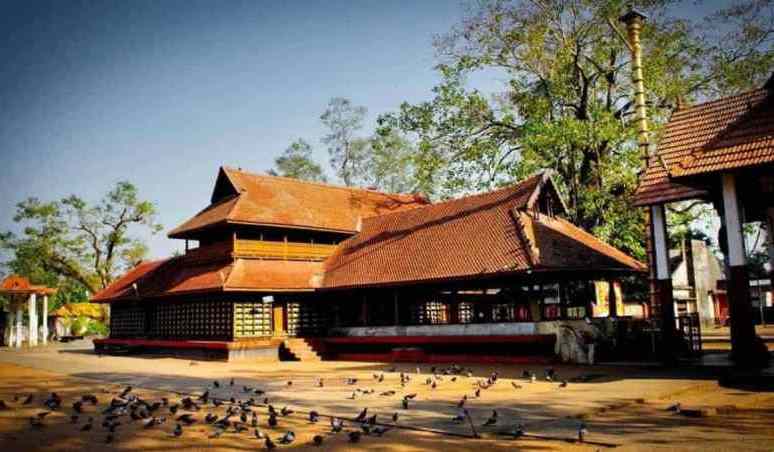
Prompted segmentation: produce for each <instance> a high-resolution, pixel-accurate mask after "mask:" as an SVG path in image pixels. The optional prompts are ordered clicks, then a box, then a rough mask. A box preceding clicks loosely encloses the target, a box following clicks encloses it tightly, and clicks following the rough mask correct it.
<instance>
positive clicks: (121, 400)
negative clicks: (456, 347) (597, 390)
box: [0, 365, 588, 450]
mask: <svg viewBox="0 0 774 452" xmlns="http://www.w3.org/2000/svg"><path fill="white" fill-rule="evenodd" d="M416 370H417V377H416V378H421V377H419V376H418V375H420V374H421V369H420V368H417V369H416ZM387 372H388V373H397V372H396V369H395V368H394V367H393V368H390V369H388V370H387ZM399 377H400V380H399V382H400V388H401V389H400V390H405V388H406V386H407V385H408V384H409V383H410V382H411V380H412V375H410V374H409V373H404V372H400V373H399ZM462 378H467V379H470V380H471V381H472V385H473V386H472V390H473V394H472V396H468V395H467V394H465V395H463V396H462V398H461V399H460V400H459V402H457V404H456V414H455V415H454V416H453V417H452V419H451V420H452V421H453V422H455V423H461V424H462V423H467V424H468V425H469V428H470V429H471V430H472V436H473V437H479V434H478V431H477V429H476V424H475V423H474V421H473V419H472V417H471V415H470V412H469V411H468V409H467V407H466V403H467V402H468V400H469V398H480V397H481V396H482V391H486V390H488V389H490V388H492V387H493V386H495V385H496V384H498V382H499V381H500V380H499V378H498V373H497V372H492V373H491V375H490V376H489V377H488V378H486V379H477V378H475V377H474V376H473V372H472V370H470V369H468V370H465V369H463V368H461V367H459V366H457V365H452V366H449V367H446V368H443V369H437V368H435V367H432V368H431V369H430V376H428V377H427V378H426V379H425V381H424V384H425V385H426V386H427V387H429V388H430V389H431V390H433V389H436V388H437V387H438V386H439V385H441V384H443V382H444V381H445V380H447V379H448V380H449V381H451V382H455V381H457V380H458V379H462ZM522 378H523V380H524V381H525V382H529V383H534V382H536V380H537V376H536V375H535V374H534V373H532V372H529V371H524V372H523V374H522ZM542 379H544V380H545V381H548V382H556V383H557V386H558V387H559V388H565V387H567V385H568V382H567V380H562V379H559V377H558V375H557V373H556V372H555V371H554V369H552V368H549V369H545V372H544V375H543V377H542ZM373 380H374V382H375V383H383V382H384V381H385V373H376V374H373ZM358 382H359V380H358V379H357V378H347V379H346V380H345V383H346V384H347V385H349V386H357V385H358ZM227 384H228V386H226V383H223V384H222V383H220V382H219V381H213V382H212V384H211V385H208V386H207V388H205V390H204V392H202V393H201V394H198V395H185V397H182V398H181V399H180V400H177V401H172V400H169V399H168V398H161V399H160V400H156V401H151V400H145V399H143V398H141V397H139V396H138V395H137V394H135V392H134V391H133V389H132V387H131V386H127V387H126V388H124V389H123V390H122V391H120V392H118V393H111V392H110V391H107V390H104V394H103V396H105V397H111V400H110V401H109V402H108V403H107V406H106V407H105V408H100V407H99V400H98V398H97V396H96V395H95V394H85V395H82V396H81V397H80V398H78V399H77V400H75V401H73V402H72V405H71V414H70V422H71V423H72V424H73V428H74V429H77V430H79V431H81V432H85V431H90V430H92V429H94V428H95V417H101V424H100V425H101V428H102V429H103V430H104V431H105V435H106V436H105V443H108V444H109V443H112V442H113V440H114V435H115V434H116V432H117V431H120V428H121V426H122V425H127V424H132V423H141V424H142V428H143V429H157V428H161V427H162V426H164V425H170V426H172V425H174V427H171V432H170V433H169V434H170V435H171V436H173V437H181V436H182V435H184V433H185V430H186V428H187V427H190V426H192V425H194V424H202V423H203V424H206V425H209V426H210V427H211V429H212V430H211V433H210V436H209V437H210V438H218V437H220V436H221V435H223V434H224V433H231V432H233V433H236V434H241V433H245V432H250V431H251V430H252V435H253V436H254V437H255V438H256V439H257V440H259V441H262V442H263V445H264V446H265V448H266V449H268V450H272V449H275V448H276V447H277V445H278V444H282V445H287V444H291V443H293V442H294V441H295V440H296V434H295V432H293V431H291V430H288V431H286V432H285V433H284V434H282V435H281V436H279V435H278V434H276V433H275V432H277V431H278V430H280V431H281V430H282V429H281V424H282V423H283V422H284V420H283V418H287V417H289V416H294V415H295V416H305V417H306V418H307V419H308V422H309V423H310V424H317V423H319V422H320V421H321V419H322V418H327V420H328V423H329V425H330V434H338V433H343V434H344V435H346V437H347V439H348V441H349V442H351V443H357V442H359V441H361V439H362V438H363V437H365V436H377V437H381V436H382V435H384V434H385V433H387V432H388V431H390V430H391V429H393V428H402V427H403V426H402V425H401V423H400V421H399V418H400V410H409V409H410V408H411V406H412V405H413V404H414V401H415V399H416V398H417V393H416V392H412V393H406V394H404V395H403V396H402V397H401V398H400V410H398V411H395V412H394V413H393V414H392V416H391V421H392V422H388V423H384V422H379V421H378V420H377V415H376V414H370V415H369V412H368V408H363V409H362V410H361V411H360V412H359V414H358V415H357V416H356V417H354V418H351V419H347V418H342V417H336V416H331V415H327V414H321V413H318V412H317V411H308V412H306V411H301V410H293V409H291V408H288V407H287V406H284V407H282V408H281V409H279V410H277V409H276V408H275V407H274V406H273V405H272V403H271V402H272V401H271V399H270V398H269V396H268V394H267V392H266V391H265V390H263V389H260V388H253V387H249V386H241V388H239V387H238V386H236V383H235V382H234V379H231V380H230V381H229V382H228V383H227ZM286 384H287V387H292V386H293V382H292V381H288V382H287V383H286ZM314 385H315V386H316V387H318V388H324V387H325V382H324V381H323V379H322V378H318V379H316V381H315V383H314ZM511 385H512V386H513V388H514V389H517V390H518V389H521V388H522V386H521V384H519V383H517V382H516V381H511ZM221 388H223V389H221ZM396 389H397V388H396ZM225 390H228V391H229V394H230V396H229V397H227V398H226V397H216V394H217V393H222V392H223V391H225ZM374 393H376V391H375V390H374V389H361V388H360V387H356V388H354V390H353V391H352V393H351V395H350V396H349V397H348V398H349V399H357V398H359V397H362V396H364V395H369V394H374ZM237 394H239V395H240V397H239V398H237V397H236V395H237ZM397 394H398V390H395V389H388V390H385V391H382V392H380V393H379V395H380V396H385V397H389V396H395V395H397ZM20 399H21V397H19V396H15V397H14V399H13V402H14V403H19V404H20V405H22V406H32V405H33V403H34V401H35V396H34V395H32V394H30V395H27V396H26V397H24V398H23V399H21V400H20ZM63 403H64V401H63V399H62V397H60V396H59V395H57V394H56V393H51V394H50V396H48V397H47V398H46V399H45V400H43V402H42V404H43V406H45V407H46V409H47V410H46V411H41V412H39V413H37V414H36V415H35V416H32V417H30V418H29V423H30V426H31V428H34V429H40V428H44V427H45V426H46V421H45V419H46V416H48V415H49V414H50V413H51V412H52V411H57V410H62V408H63V407H62V405H63ZM220 407H222V408H223V409H224V410H225V413H224V414H223V415H222V416H218V415H217V414H215V413H214V411H216V409H217V408H220ZM8 409H11V407H10V406H9V404H7V403H6V402H5V401H3V400H0V410H8ZM452 409H453V408H452ZM205 412H206V414H204V416H203V417H202V416H201V413H205ZM259 419H263V422H260V421H259ZM498 422H500V419H499V415H498V412H497V410H493V411H492V413H491V415H490V416H489V417H488V418H487V419H486V421H485V422H484V423H483V424H481V427H485V428H487V427H491V426H495V425H497V424H498ZM269 432H271V433H272V434H270V433H269ZM587 433H588V431H587V427H586V425H585V424H584V423H582V422H580V423H579V424H578V430H577V438H578V441H579V442H583V441H584V437H585V436H586V434H587ZM509 434H510V435H511V436H512V437H513V438H520V437H523V436H525V426H524V425H523V424H517V425H515V426H514V427H513V429H512V430H510V431H509ZM324 441H325V437H324V436H323V435H320V434H317V435H315V436H314V437H313V438H312V443H313V444H314V445H317V446H321V445H322V444H323V442H324Z"/></svg>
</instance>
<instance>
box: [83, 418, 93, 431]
mask: <svg viewBox="0 0 774 452" xmlns="http://www.w3.org/2000/svg"><path fill="white" fill-rule="evenodd" d="M93 425H94V418H92V417H90V418H89V419H88V420H87V421H86V423H85V424H83V427H81V431H82V432H88V431H89V430H91V427H92V426H93Z"/></svg>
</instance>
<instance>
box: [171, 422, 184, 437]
mask: <svg viewBox="0 0 774 452" xmlns="http://www.w3.org/2000/svg"><path fill="white" fill-rule="evenodd" d="M172 434H173V435H175V436H176V437H179V436H180V435H182V434H183V426H182V425H180V424H177V425H176V426H175V430H174V431H173V432H172Z"/></svg>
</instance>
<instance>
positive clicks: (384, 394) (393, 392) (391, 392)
mask: <svg viewBox="0 0 774 452" xmlns="http://www.w3.org/2000/svg"><path fill="white" fill-rule="evenodd" d="M379 395H380V396H384V397H390V396H394V395H395V391H392V390H390V391H384V392H382V393H381V394H379Z"/></svg>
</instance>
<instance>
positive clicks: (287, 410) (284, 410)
mask: <svg viewBox="0 0 774 452" xmlns="http://www.w3.org/2000/svg"><path fill="white" fill-rule="evenodd" d="M280 414H281V415H282V416H283V417H284V416H290V415H291V414H293V410H291V409H290V408H288V407H286V406H283V407H282V410H280Z"/></svg>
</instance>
